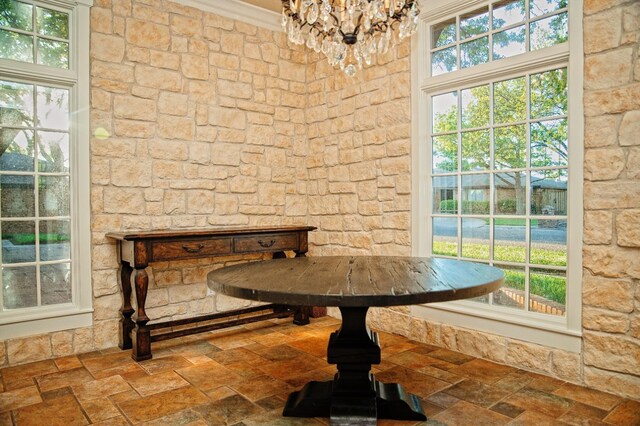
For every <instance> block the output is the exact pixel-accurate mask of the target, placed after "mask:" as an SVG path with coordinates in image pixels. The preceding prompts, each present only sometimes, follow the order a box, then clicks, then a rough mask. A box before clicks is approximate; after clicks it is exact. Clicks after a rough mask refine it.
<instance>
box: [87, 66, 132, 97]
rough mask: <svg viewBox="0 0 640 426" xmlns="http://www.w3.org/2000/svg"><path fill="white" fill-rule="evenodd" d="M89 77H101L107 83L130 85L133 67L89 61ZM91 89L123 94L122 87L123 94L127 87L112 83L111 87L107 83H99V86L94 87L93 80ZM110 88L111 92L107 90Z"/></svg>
mask: <svg viewBox="0 0 640 426" xmlns="http://www.w3.org/2000/svg"><path fill="white" fill-rule="evenodd" d="M91 75H92V76H93V77H101V78H104V79H105V80H107V81H115V82H123V83H132V82H133V67H132V66H131V65H122V64H112V63H110V62H103V61H98V60H94V61H91ZM92 86H93V88H95V87H101V88H103V89H105V90H107V91H108V92H115V93H121V92H123V90H122V87H124V88H125V89H124V92H126V91H127V88H128V87H129V86H128V85H124V86H120V85H117V84H114V83H112V87H110V86H109V85H108V84H107V83H100V84H99V86H96V81H95V79H94V80H93V82H92ZM110 88H111V90H109V89H110Z"/></svg>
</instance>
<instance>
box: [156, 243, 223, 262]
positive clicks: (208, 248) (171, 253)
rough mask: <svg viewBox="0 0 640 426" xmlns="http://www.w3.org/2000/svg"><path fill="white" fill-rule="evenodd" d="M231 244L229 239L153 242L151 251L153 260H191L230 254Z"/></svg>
mask: <svg viewBox="0 0 640 426" xmlns="http://www.w3.org/2000/svg"><path fill="white" fill-rule="evenodd" d="M231 243H232V239H231V238H217V239H213V240H200V241H199V240H185V241H172V242H154V243H152V244H151V247H152V248H151V250H152V253H153V255H152V256H153V260H176V259H193V258H196V257H210V256H220V255H225V254H230V253H231Z"/></svg>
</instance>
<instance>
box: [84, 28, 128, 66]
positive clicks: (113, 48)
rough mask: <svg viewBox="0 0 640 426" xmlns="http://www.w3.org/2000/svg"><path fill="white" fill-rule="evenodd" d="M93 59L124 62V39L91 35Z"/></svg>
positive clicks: (105, 35)
mask: <svg viewBox="0 0 640 426" xmlns="http://www.w3.org/2000/svg"><path fill="white" fill-rule="evenodd" d="M90 52H91V57H92V58H94V59H97V60H100V61H106V62H116V63H119V62H122V59H123V58H124V39H123V38H122V37H118V36H113V35H107V34H100V33H97V32H94V33H92V34H91V50H90Z"/></svg>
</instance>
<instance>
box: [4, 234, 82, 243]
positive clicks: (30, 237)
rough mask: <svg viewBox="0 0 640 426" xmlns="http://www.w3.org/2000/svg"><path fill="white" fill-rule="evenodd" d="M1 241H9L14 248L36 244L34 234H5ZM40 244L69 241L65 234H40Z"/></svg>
mask: <svg viewBox="0 0 640 426" xmlns="http://www.w3.org/2000/svg"><path fill="white" fill-rule="evenodd" d="M2 239H3V240H10V241H11V244H13V245H16V246H22V245H33V244H35V243H36V236H35V235H34V234H5V235H3V236H2ZM39 239H40V244H51V243H59V242H63V241H69V235H66V234H40V238H39Z"/></svg>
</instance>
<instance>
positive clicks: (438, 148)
mask: <svg viewBox="0 0 640 426" xmlns="http://www.w3.org/2000/svg"><path fill="white" fill-rule="evenodd" d="M457 170H458V136H457V135H455V134H453V135H442V136H434V137H433V172H434V173H443V172H444V173H446V172H455V171H457Z"/></svg>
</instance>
